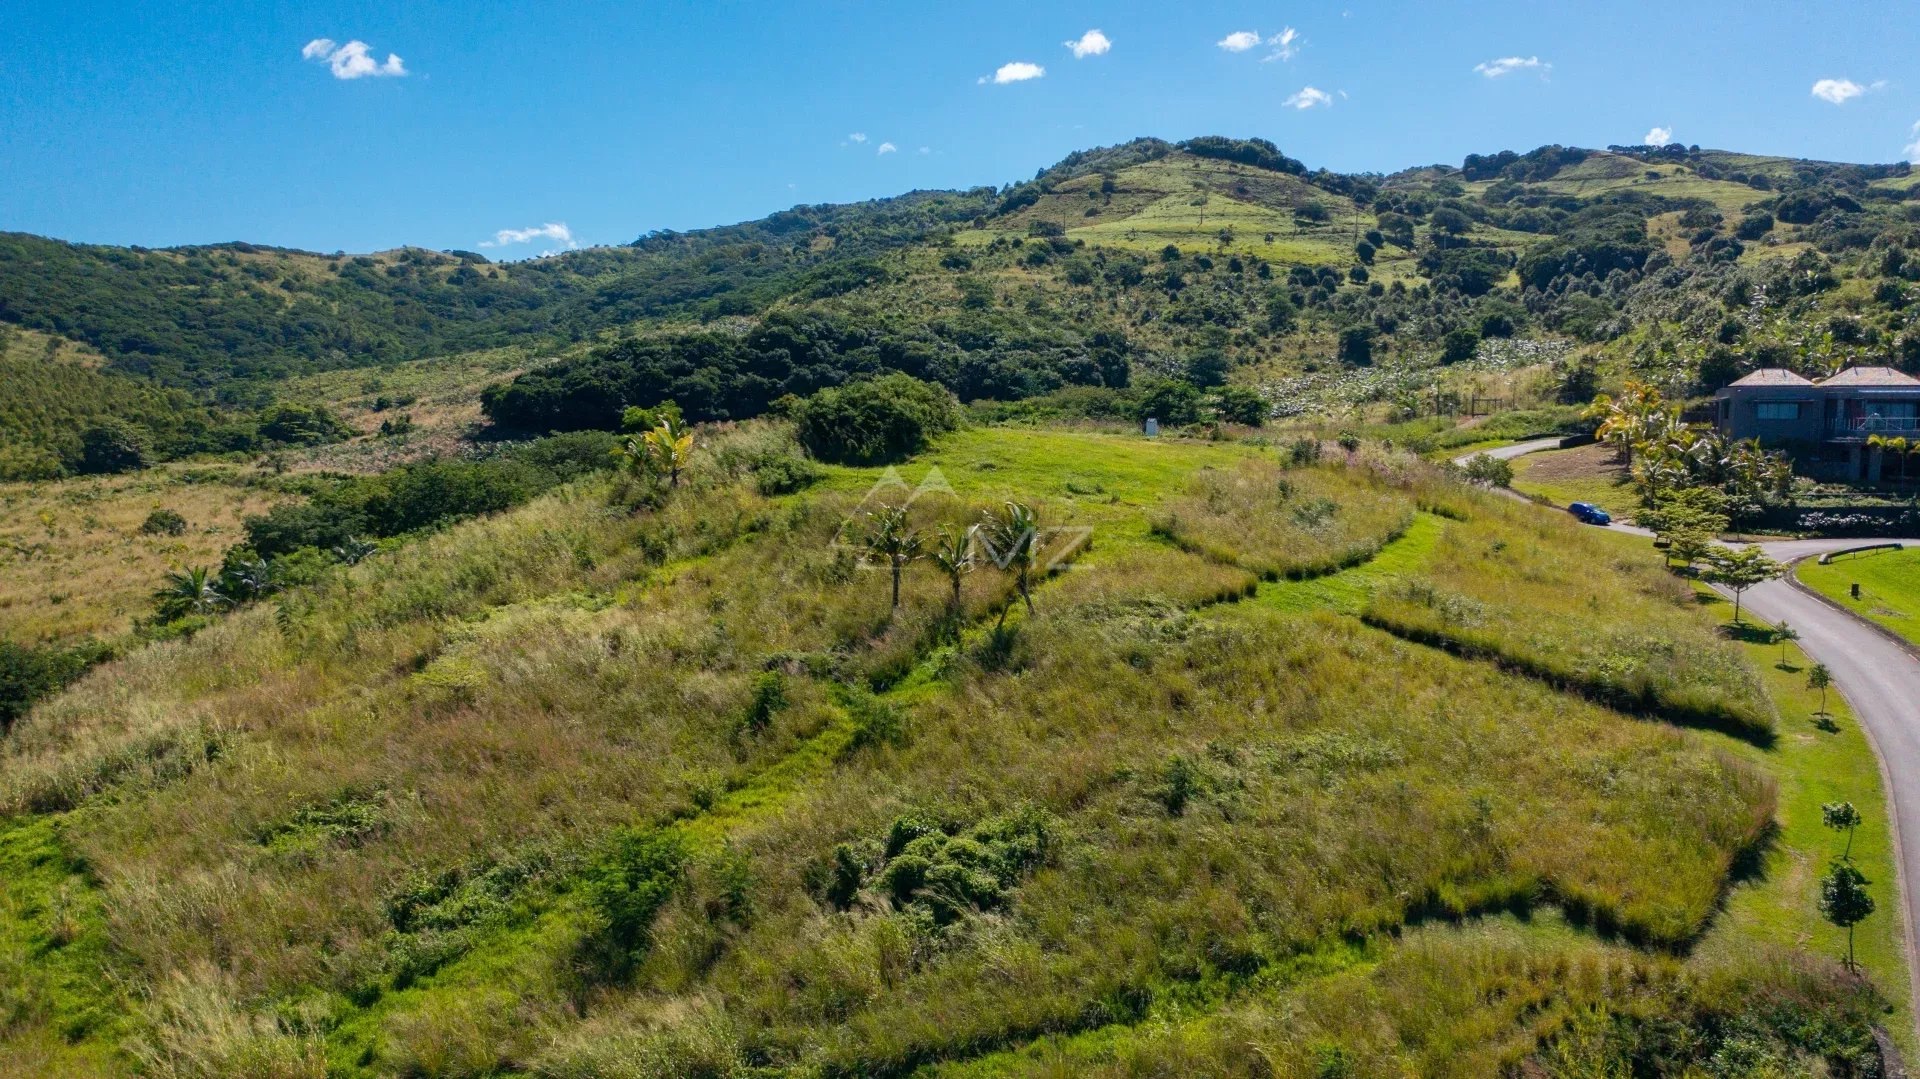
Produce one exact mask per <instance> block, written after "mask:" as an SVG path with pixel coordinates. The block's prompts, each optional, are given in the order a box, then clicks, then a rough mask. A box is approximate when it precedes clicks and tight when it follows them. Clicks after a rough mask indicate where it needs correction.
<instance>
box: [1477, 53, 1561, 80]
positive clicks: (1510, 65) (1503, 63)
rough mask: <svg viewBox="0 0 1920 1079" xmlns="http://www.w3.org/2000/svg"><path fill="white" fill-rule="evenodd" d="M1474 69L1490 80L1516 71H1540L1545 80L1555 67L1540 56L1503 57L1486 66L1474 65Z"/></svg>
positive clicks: (1490, 61) (1489, 62) (1487, 63)
mask: <svg viewBox="0 0 1920 1079" xmlns="http://www.w3.org/2000/svg"><path fill="white" fill-rule="evenodd" d="M1473 69H1474V70H1475V71H1478V72H1479V73H1480V74H1482V75H1485V76H1486V77H1487V78H1489V79H1497V78H1499V77H1500V76H1502V75H1511V74H1513V73H1514V72H1516V71H1538V72H1539V73H1540V77H1541V78H1543V79H1544V78H1546V77H1547V72H1549V71H1552V70H1553V65H1552V64H1549V63H1547V62H1546V61H1544V60H1542V59H1540V58H1539V57H1538V56H1502V57H1501V58H1500V59H1498V60H1488V61H1487V62H1486V63H1484V64H1475V65H1473Z"/></svg>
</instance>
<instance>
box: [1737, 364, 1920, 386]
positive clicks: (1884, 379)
mask: <svg viewBox="0 0 1920 1079" xmlns="http://www.w3.org/2000/svg"><path fill="white" fill-rule="evenodd" d="M1748 377H1749V378H1751V377H1752V376H1751V375H1749V376H1748ZM1736 385H1738V383H1736ZM1819 385H1822V386H1920V378H1914V377H1913V376H1912V375H1908V374H1903V373H1901V372H1899V371H1896V370H1894V369H1893V368H1891V367H1849V368H1847V369H1846V370H1845V371H1842V372H1840V373H1839V374H1837V375H1834V376H1832V377H1831V378H1823V379H1821V380H1820V382H1819Z"/></svg>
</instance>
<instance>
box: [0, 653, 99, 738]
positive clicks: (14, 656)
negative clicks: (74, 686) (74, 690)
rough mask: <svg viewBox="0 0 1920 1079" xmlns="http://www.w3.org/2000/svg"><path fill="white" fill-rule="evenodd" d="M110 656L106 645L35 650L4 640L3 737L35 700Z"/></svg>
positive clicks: (0, 684) (0, 670) (0, 660)
mask: <svg viewBox="0 0 1920 1079" xmlns="http://www.w3.org/2000/svg"><path fill="white" fill-rule="evenodd" d="M108 654H109V651H108V649H107V647H106V646H105V645H102V644H89V645H83V646H80V647H77V648H59V647H55V646H50V645H49V646H42V647H38V648H34V647H29V646H27V645H23V644H15V643H13V642H12V641H7V640H0V734H5V733H6V731H7V728H9V727H11V726H13V723H14V721H15V720H17V719H19V718H20V717H21V716H24V715H26V714H27V709H29V708H32V707H33V704H34V702H35V701H38V700H40V699H41V698H42V697H45V696H48V695H49V694H51V693H53V692H55V691H57V690H59V689H60V688H61V687H62V686H65V685H66V684H67V683H69V682H71V681H73V680H74V679H76V678H78V677H80V676H81V675H82V674H84V673H86V670H87V668H88V667H91V666H93V665H94V664H95V663H98V662H100V661H101V660H103V659H106V658H107V656H108Z"/></svg>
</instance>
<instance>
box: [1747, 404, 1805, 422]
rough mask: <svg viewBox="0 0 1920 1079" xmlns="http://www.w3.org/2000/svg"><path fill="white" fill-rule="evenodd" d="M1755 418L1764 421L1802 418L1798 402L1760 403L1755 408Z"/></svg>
mask: <svg viewBox="0 0 1920 1079" xmlns="http://www.w3.org/2000/svg"><path fill="white" fill-rule="evenodd" d="M1753 409H1754V418H1756V419H1762V420H1797V419H1799V418H1800V402H1798V401H1760V402H1758V403H1756V404H1755V405H1754V406H1753Z"/></svg>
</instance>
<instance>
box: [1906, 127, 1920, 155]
mask: <svg viewBox="0 0 1920 1079" xmlns="http://www.w3.org/2000/svg"><path fill="white" fill-rule="evenodd" d="M1907 138H1909V139H1912V140H1913V141H1912V142H1909V143H1907V145H1906V147H1905V149H1906V152H1907V160H1908V161H1911V162H1913V163H1914V164H1916V165H1920V120H1917V121H1915V122H1914V125H1913V127H1912V128H1911V129H1910V130H1908V132H1907Z"/></svg>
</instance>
